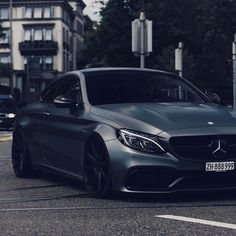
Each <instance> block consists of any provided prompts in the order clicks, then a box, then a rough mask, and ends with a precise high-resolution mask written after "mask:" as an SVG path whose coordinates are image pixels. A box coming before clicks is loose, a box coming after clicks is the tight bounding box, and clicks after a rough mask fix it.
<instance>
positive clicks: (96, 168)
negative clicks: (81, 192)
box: [84, 135, 111, 198]
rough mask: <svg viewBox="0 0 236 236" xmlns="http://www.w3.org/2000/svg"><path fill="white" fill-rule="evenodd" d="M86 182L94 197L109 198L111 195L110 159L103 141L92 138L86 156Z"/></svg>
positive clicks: (86, 147) (97, 137) (98, 137)
mask: <svg viewBox="0 0 236 236" xmlns="http://www.w3.org/2000/svg"><path fill="white" fill-rule="evenodd" d="M84 181H85V187H86V189H87V191H88V192H89V193H90V194H91V195H92V196H94V197H97V198H107V197H109V196H110V194H111V168H110V158H109V155H108V152H107V149H106V146H105V144H104V142H103V140H102V139H101V138H100V136H98V135H94V136H92V137H91V138H90V139H89V140H88V142H87V144H86V146H85V155H84Z"/></svg>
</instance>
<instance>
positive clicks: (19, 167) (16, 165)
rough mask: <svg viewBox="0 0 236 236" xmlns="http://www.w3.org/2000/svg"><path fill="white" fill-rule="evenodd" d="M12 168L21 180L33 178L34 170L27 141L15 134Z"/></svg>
mask: <svg viewBox="0 0 236 236" xmlns="http://www.w3.org/2000/svg"><path fill="white" fill-rule="evenodd" d="M12 166H13V170H14V172H15V175H16V176H17V177H19V178H29V177H32V176H33V168H32V165H31V160H30V157H29V152H28V147H27V144H26V140H25V139H24V138H23V136H22V135H20V134H19V133H14V135H13V141H12Z"/></svg>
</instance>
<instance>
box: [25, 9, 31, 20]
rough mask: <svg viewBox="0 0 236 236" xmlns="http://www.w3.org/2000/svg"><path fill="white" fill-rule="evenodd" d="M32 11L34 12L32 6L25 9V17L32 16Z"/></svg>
mask: <svg viewBox="0 0 236 236" xmlns="http://www.w3.org/2000/svg"><path fill="white" fill-rule="evenodd" d="M32 12H33V9H32V8H30V7H27V8H26V9H25V18H32Z"/></svg>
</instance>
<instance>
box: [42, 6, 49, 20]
mask: <svg viewBox="0 0 236 236" xmlns="http://www.w3.org/2000/svg"><path fill="white" fill-rule="evenodd" d="M43 16H44V18H50V17H51V8H50V7H45V8H44V14H43Z"/></svg>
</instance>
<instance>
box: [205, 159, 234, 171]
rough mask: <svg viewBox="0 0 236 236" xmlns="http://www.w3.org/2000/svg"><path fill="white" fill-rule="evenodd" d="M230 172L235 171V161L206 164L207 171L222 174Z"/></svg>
mask: <svg viewBox="0 0 236 236" xmlns="http://www.w3.org/2000/svg"><path fill="white" fill-rule="evenodd" d="M228 170H234V161H227V162H207V163H206V171H216V172H220V171H228Z"/></svg>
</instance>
